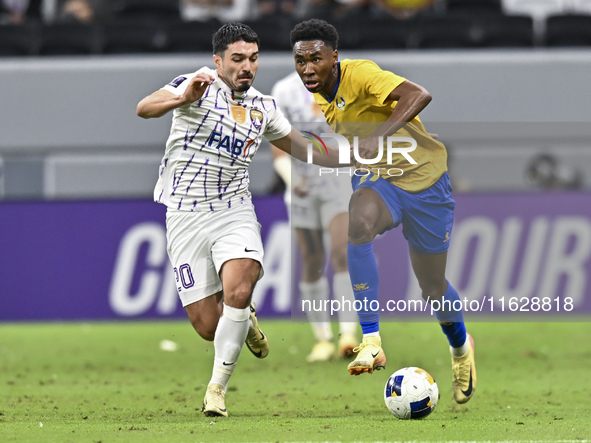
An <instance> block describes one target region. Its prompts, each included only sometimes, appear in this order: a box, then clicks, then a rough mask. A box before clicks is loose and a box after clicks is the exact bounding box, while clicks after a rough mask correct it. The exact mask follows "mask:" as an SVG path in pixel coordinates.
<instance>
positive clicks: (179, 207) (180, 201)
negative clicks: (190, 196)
mask: <svg viewBox="0 0 591 443" xmlns="http://www.w3.org/2000/svg"><path fill="white" fill-rule="evenodd" d="M182 204H183V197H181V199H180V200H179V205H178V207H177V210H179V209H181V206H182Z"/></svg>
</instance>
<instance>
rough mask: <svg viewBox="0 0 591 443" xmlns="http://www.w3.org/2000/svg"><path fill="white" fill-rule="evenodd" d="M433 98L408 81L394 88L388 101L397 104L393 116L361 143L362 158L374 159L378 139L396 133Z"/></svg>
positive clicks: (360, 153) (360, 152) (423, 89)
mask: <svg viewBox="0 0 591 443" xmlns="http://www.w3.org/2000/svg"><path fill="white" fill-rule="evenodd" d="M431 98H432V97H431V94H429V92H428V91H427V90H426V89H425V88H423V87H422V86H419V85H417V84H416V83H413V82H411V81H408V80H406V81H404V82H402V83H401V84H400V85H398V86H397V87H396V88H394V90H393V91H392V92H390V95H388V98H387V99H386V101H395V102H397V103H396V107H395V108H394V111H393V112H392V115H390V117H389V118H388V119H387V120H386V121H385V122H384V123H383V124H382V125H380V127H379V128H378V129H377V130H376V131H375V132H374V133H373V134H372V135H371V136H370V137H368V138H366V139H364V140H362V141H361V142H360V144H359V155H360V157H361V158H373V157H374V156H375V152H376V150H377V146H378V142H377V140H378V137H387V136H389V135H392V134H394V133H396V131H398V130H399V129H400V128H402V127H403V126H404V125H406V124H407V123H408V122H410V121H412V119H414V118H415V117H416V116H417V115H419V112H421V111H422V110H423V109H425V107H426V106H427V105H428V104H429V103H430V102H431Z"/></svg>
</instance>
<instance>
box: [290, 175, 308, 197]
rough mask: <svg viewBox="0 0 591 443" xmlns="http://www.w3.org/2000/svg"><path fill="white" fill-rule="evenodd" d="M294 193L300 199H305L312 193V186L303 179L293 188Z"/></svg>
mask: <svg viewBox="0 0 591 443" xmlns="http://www.w3.org/2000/svg"><path fill="white" fill-rule="evenodd" d="M293 192H294V193H295V195H297V196H298V197H305V196H306V195H308V192H310V185H309V184H308V180H306V179H305V178H302V179H301V180H300V182H299V183H298V184H297V185H295V186H294V187H293Z"/></svg>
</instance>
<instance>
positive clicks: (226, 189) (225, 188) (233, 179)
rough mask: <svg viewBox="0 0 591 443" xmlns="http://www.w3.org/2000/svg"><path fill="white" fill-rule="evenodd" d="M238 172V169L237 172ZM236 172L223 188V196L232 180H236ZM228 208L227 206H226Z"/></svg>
mask: <svg viewBox="0 0 591 443" xmlns="http://www.w3.org/2000/svg"><path fill="white" fill-rule="evenodd" d="M238 171H240V169H239V170H238ZM238 171H236V172H234V176H233V177H232V178H231V179H230V180H229V181H228V183H227V184H226V187H225V188H224V194H225V193H226V191H227V190H228V187H230V184H231V183H232V182H233V181H234V179H235V178H236V176H237V175H238ZM228 207H229V206H228Z"/></svg>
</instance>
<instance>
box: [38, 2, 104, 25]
mask: <svg viewBox="0 0 591 443" xmlns="http://www.w3.org/2000/svg"><path fill="white" fill-rule="evenodd" d="M110 13H111V0H43V20H44V21H45V22H46V23H53V22H60V23H90V22H92V21H97V20H104V19H105V18H107V17H108V16H109V14H110Z"/></svg>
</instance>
